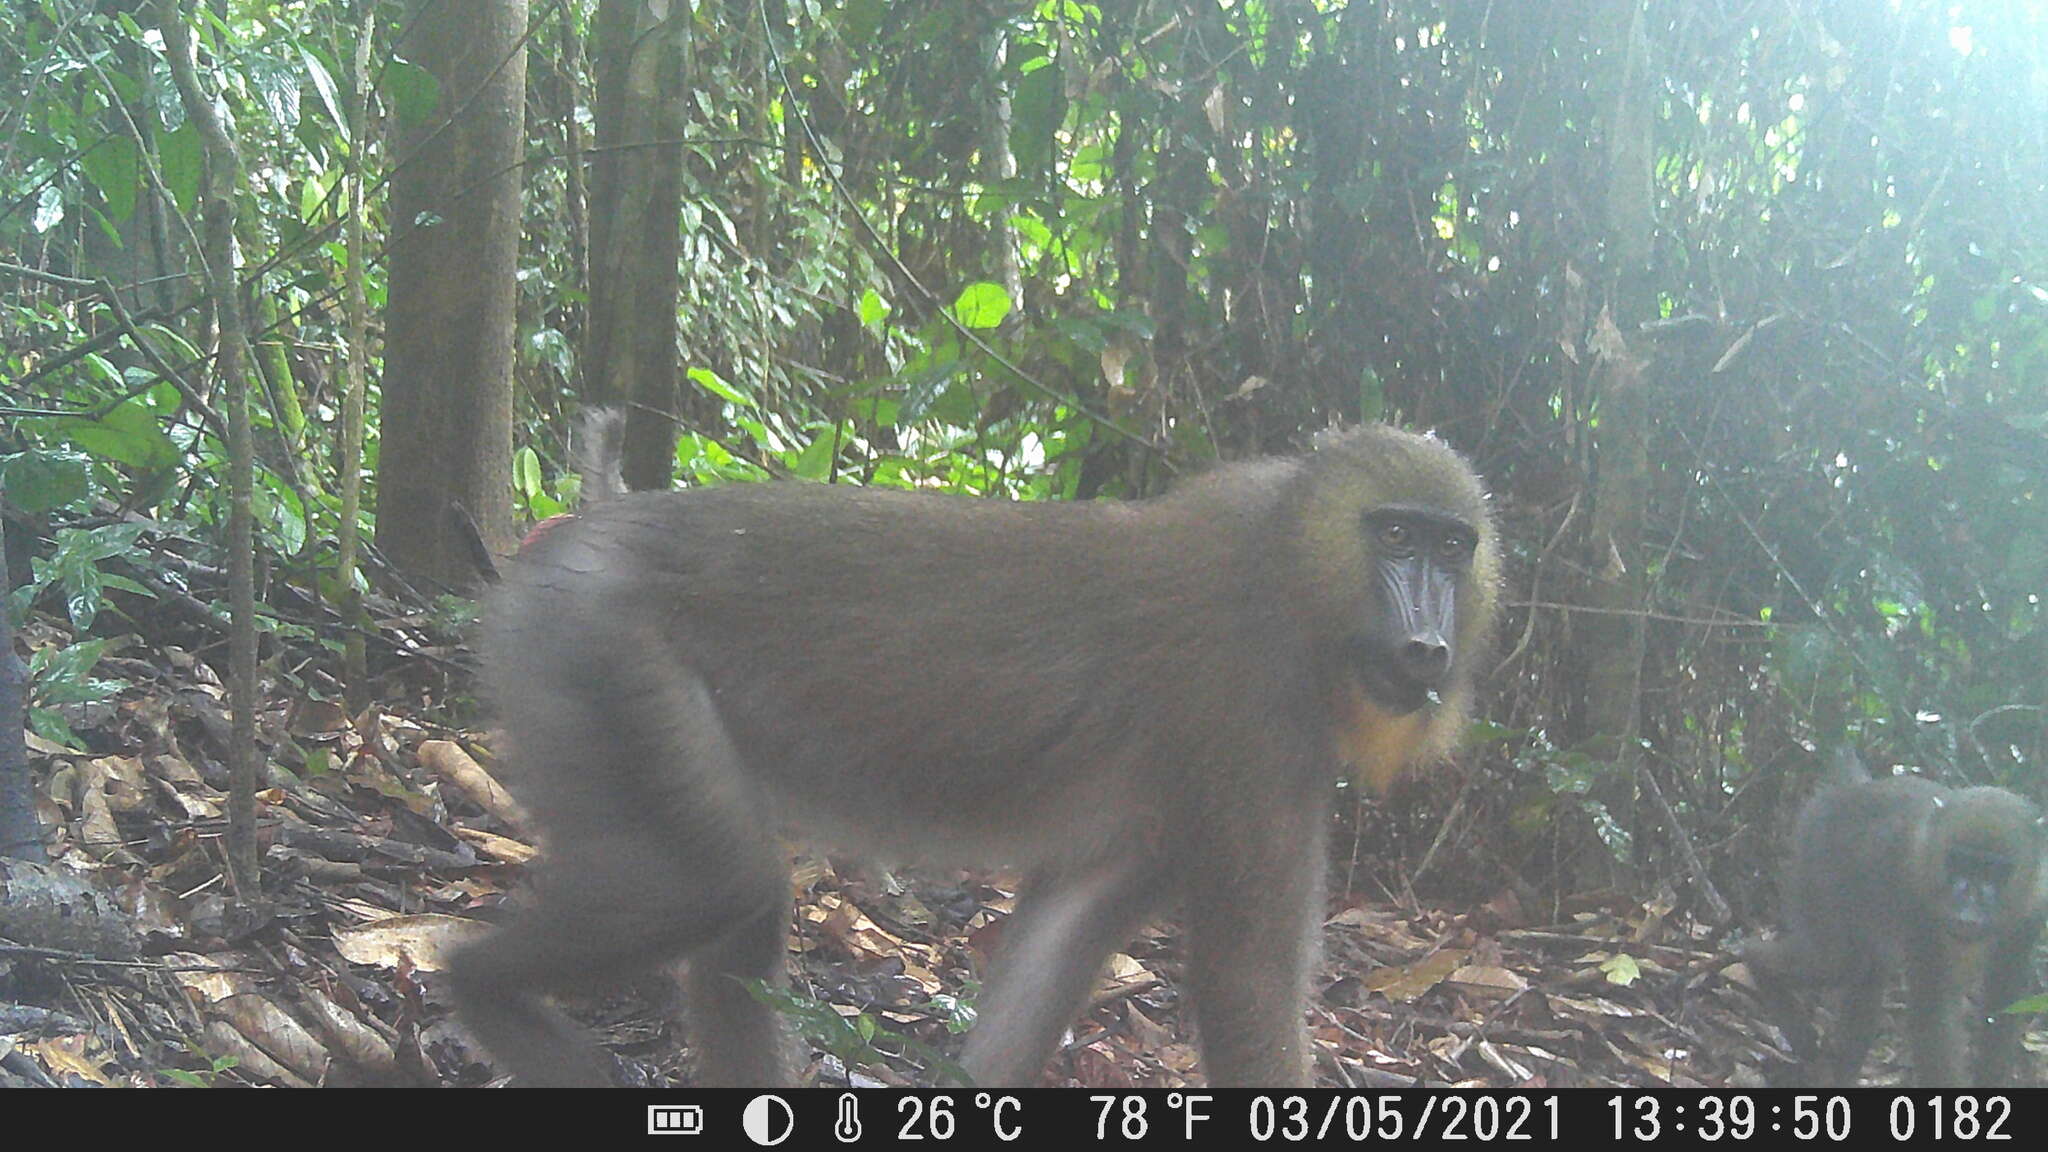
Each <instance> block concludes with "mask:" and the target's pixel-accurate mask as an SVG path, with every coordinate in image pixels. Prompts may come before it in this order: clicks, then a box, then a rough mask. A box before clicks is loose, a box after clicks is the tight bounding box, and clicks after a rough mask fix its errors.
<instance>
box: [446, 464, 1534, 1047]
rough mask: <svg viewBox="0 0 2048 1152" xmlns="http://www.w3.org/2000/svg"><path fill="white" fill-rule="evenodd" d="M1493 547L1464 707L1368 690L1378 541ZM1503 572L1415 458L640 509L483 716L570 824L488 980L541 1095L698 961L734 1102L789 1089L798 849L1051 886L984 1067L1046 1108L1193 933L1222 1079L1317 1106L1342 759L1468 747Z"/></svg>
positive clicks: (1454, 700) (549, 569) (1000, 994)
mask: <svg viewBox="0 0 2048 1152" xmlns="http://www.w3.org/2000/svg"><path fill="white" fill-rule="evenodd" d="M1390 502H1391V503H1398V504H1399V505H1401V506H1402V507H1403V508H1417V509H1422V510H1424V511H1426V512H1428V513H1430V514H1432V515H1436V516H1439V517H1441V518H1443V521H1444V522H1445V523H1455V524H1459V525H1464V526H1466V527H1468V528H1469V529H1470V530H1471V531H1472V532H1473V533H1476V537H1477V548H1476V551H1475V552H1474V554H1473V556H1472V558H1471V561H1470V564H1469V568H1468V569H1467V570H1465V571H1464V573H1463V575H1462V577H1461V578H1460V579H1459V580H1458V582H1457V585H1456V635H1455V652H1454V654H1453V656H1452V663H1451V670H1450V672H1449V675H1448V679H1447V680H1446V681H1445V682H1444V683H1443V684H1442V685H1441V686H1440V690H1439V692H1438V696H1439V697H1440V701H1441V702H1440V703H1433V704H1428V705H1425V706H1424V707H1423V708H1422V710H1420V711H1414V712H1410V713H1408V714H1406V715H1400V716H1397V715H1396V714H1395V713H1394V712H1392V711H1390V710H1388V709H1387V708H1385V707H1383V706H1381V705H1380V704H1378V703H1375V702H1374V701H1373V700H1372V699H1371V697H1370V696H1369V695H1368V694H1367V692H1366V691H1365V690H1364V689H1363V688H1362V687H1361V685H1360V682H1359V681H1358V680H1357V679H1356V674H1355V669H1356V668H1357V667H1358V665H1357V664H1356V663H1347V661H1355V660H1356V658H1357V656H1356V651H1357V650H1356V649H1347V648H1345V647H1344V644H1345V642H1346V641H1347V640H1349V639H1351V638H1353V637H1356V636H1359V635H1363V634H1364V633H1366V632H1369V631H1370V630H1371V626H1373V625H1374V624H1375V623H1376V622H1378V621H1381V620H1383V618H1384V617H1385V615H1386V610H1385V608H1384V606H1383V604H1382V602H1381V599H1380V597H1382V596H1384V595H1390V594H1391V593H1386V592H1383V591H1381V590H1380V584H1379V582H1378V581H1377V580H1376V576H1375V572H1376V569H1375V567H1374V564H1375V560H1374V553H1373V550H1372V549H1373V544H1372V541H1371V540H1370V539H1368V536H1367V533H1366V532H1365V531H1364V529H1363V528H1362V526H1361V525H1362V521H1361V517H1362V516H1363V514H1364V513H1365V512H1366V511H1368V510H1371V509H1374V508H1378V507H1380V506H1382V505H1386V504H1389V503H1390ZM1498 571H1499V559H1498V548H1497V545H1496V543H1495V540H1494V532H1493V528H1492V525H1491V521H1490V518H1489V515H1488V509H1487V501H1486V497H1485V494H1484V492H1483V491H1482V489H1481V487H1480V485H1479V482H1478V480H1477V479H1476V478H1474V477H1473V475H1472V473H1471V471H1470V470H1469V468H1467V466H1466V465H1465V464H1464V462H1463V461H1462V460H1461V459H1459V457H1458V456H1457V455H1456V454H1455V453H1453V452H1452V451H1451V450H1450V449H1448V448H1446V447H1445V446H1443V445H1442V444H1441V443H1439V442H1437V441H1435V440H1432V439H1428V438H1425V437H1421V436H1416V435H1413V434H1410V433H1405V432H1400V431H1397V430H1394V429H1391V428H1366V429H1360V430H1356V431H1354V432H1351V433H1348V434H1343V435H1337V436H1331V437H1327V438H1325V439H1324V440H1323V441H1322V442H1321V443H1320V444H1319V446H1318V448H1317V450H1316V451H1315V452H1313V453H1311V454H1310V455H1308V456H1306V457H1303V458H1298V459H1284V460H1266V461H1257V462H1251V463H1246V464H1239V465H1232V466H1226V467H1220V468H1218V469H1216V470H1215V471H1213V472H1211V473H1210V474H1208V475H1206V476H1204V477H1202V478H1199V479H1197V480H1195V481H1193V482H1192V483H1189V484H1187V485H1186V486H1184V487H1183V488H1181V489H1180V490H1178V491H1177V492H1175V493H1174V494H1172V495H1170V496H1167V497H1165V498H1162V499H1159V500H1155V501H1147V502H1144V503H1136V504H1118V503H1108V502H1104V503H1093V504H1015V503H1005V502H998V501H990V500H976V499H967V498H961V497H952V496H941V495H933V494H921V493H920V494H913V493H903V492H892V491H880V490H872V489H847V488H838V487H828V486H823V485H809V484H798V483H786V484H767V485H734V486H730V487H724V488H716V489H706V490H697V491H691V492H687V493H646V494H637V495H624V496H617V497H614V498H611V499H608V500H605V501H603V502H601V503H599V504H597V505H596V506H595V507H593V508H592V509H591V510H590V511H589V513H588V514H587V515H585V516H583V517H580V518H579V519H578V520H576V521H575V522H573V523H570V524H567V525H564V526H562V527H561V528H559V529H557V530H556V531H554V532H551V533H549V534H548V535H547V536H546V537H545V538H543V539H542V540H540V541H538V542H537V543H536V545H535V547H534V548H533V549H531V550H530V551H529V552H528V553H526V554H523V555H522V556H521V560H520V563H519V564H518V565H517V566H516V570H515V571H514V572H512V573H511V574H510V575H509V577H508V579H507V582H506V584H505V585H504V587H503V588H502V589H501V590H500V592H499V594H498V595H497V597H496V599H495V601H494V602H493V603H492V604H491V605H490V609H489V613H488V617H487V620H488V625H487V631H486V637H485V657H486V669H487V687H488V688H489V690H490V692H491V695H492V697H493V698H494V699H495V700H496V701H497V702H498V705H499V707H500V709H501V711H502V713H503V721H504V727H505V729H506V731H507V734H508V735H509V737H510V738H511V747H512V748H513V749H514V750H515V753H516V763H517V765H518V775H517V776H516V777H515V778H514V779H513V780H511V781H510V783H511V786H512V787H513V789H514V791H515V792H517V793H518V794H519V796H520V797H521V799H522V800H524V801H525V802H526V803H527V804H528V805H529V807H531V808H532V809H533V810H534V811H535V812H537V813H539V814H540V817H541V819H542V820H543V823H544V825H545V831H546V835H547V842H546V844H547V849H548V857H547V862H546V867H545V869H544V870H543V871H542V873H541V875H540V877H539V878H538V884H537V888H538V896H537V900H536V902H535V904H534V905H533V907H532V908H530V909H528V910H526V911H525V912H523V913H522V914H521V915H520V916H519V917H518V918H517V919H514V920H513V921H512V922H511V923H509V924H508V925H506V926H505V927H504V928H502V929H501V930H500V931H499V932H498V933H497V934H496V935H495V936H494V937H493V938H492V939H491V940H489V941H487V942H485V943H484V944H482V945H479V946H476V947H473V948H471V949H469V950H466V951H464V952H463V953H462V954H461V955H460V956H459V957H458V959H457V963H456V965H455V969H454V977H455V991H456V995H457V999H458V1004H459V1006H460V1008H461V1010H462V1013H463V1016H464V1018H465V1019H466V1020H467V1021H468V1022H469V1024H470V1025H471V1026H472V1027H473V1028H474V1029H475V1031H476V1032H477V1033H478V1035H479V1037H480V1038H482V1039H483V1040H484V1042H485V1044H486V1046H487V1047H489V1048H490V1049H491V1050H492V1052H493V1053H494V1054H495V1055H496V1056H497V1057H498V1058H499V1059H501V1060H502V1061H503V1062H504V1063H505V1064H506V1066H507V1067H508V1068H509V1069H510V1070H511V1071H513V1072H514V1073H515V1074H517V1076H518V1077H519V1079H520V1080H521V1081H522V1082H529V1083H532V1082H570V1083H595V1082H601V1081H602V1080H603V1079H604V1076H603V1066H602V1062H601V1061H600V1060H599V1059H598V1058H597V1056H596V1053H595V1052H594V1050H592V1049H590V1048H589V1047H588V1046H587V1045H584V1044H580V1043H577V1042H574V1041H572V1039H571V1032H570V1030H569V1028H568V1026H567V1025H566V1022H565V1021H563V1020H561V1019H560V1018H559V1017H557V1016H556V1015H554V1014H553V1013H552V1012H551V1010H549V1009H547V1008H545V1006H544V1005H543V1004H542V1002H541V1000H540V998H539V994H540V993H541V992H542V991H543V990H560V989H565V988H574V987H580V986H586V985H588V984H589V983H591V982H593V981H598V980H603V979H606V978H610V977H614V976H617V975H623V974H626V973H630V972H635V971H639V970H642V969H646V968H650V967H653V966H656V965H658V964H661V963H663V962H666V961H668V960H671V959H673V958H675V957H677V956H680V955H684V954H688V955H689V956H690V958H691V963H690V968H689V977H688V981H689V993H690V997H689V998H690V1001H691V1006H692V1009H693V1016H694V1021H693V1022H694V1024H695V1028H696V1036H697V1040H698V1045H697V1050H698V1071H699V1078H700V1080H702V1081H703V1082H706V1083H739V1084H767V1083H778V1082H783V1081H785V1080H786V1079H787V1077H788V1075H789V1071H788V1068H787V1066H786V1064H785V1063H784V1061H783V1059H782V1056H781V1054H780V1052H779V1051H778V1040H777V1034H778V1033H777V1028H776V1025H775V1021H774V1019H773V1014H772V1013H771V1012H770V1011H769V1010H768V1009H766V1008H764V1007H762V1006H760V1005H759V1004H757V1003H756V1002H755V1001H754V1000H753V998H752V997H751V996H750V995H749V994H748V993H747V991H746V990H745V988H744V987H743V986H742V981H744V980H751V979H764V980H770V981H773V980H778V979H780V978H781V974H782V969H783V950H784V947H785V944H784V933H785V931H786V928H787V921H788V903H789V892H788V870H787V866H788V857H787V855H786V853H785V851H784V850H783V848H782V847H781V842H780V840H779V839H778V835H779V833H781V832H783V831H785V830H787V831H791V832H795V833H798V834H800V835H802V836H803V837H805V838H806V839H807V840H809V841H811V842H813V843H819V844H821V845H823V846H828V847H837V848H844V849H853V850H859V849H873V850H878V851H882V852H886V853H888V854H890V855H891V856H892V857H893V858H898V859H902V858H905V857H910V858H915V859H918V860H924V861H940V862H961V863H976V864H986V865H994V864H1010V865H1018V866H1022V867H1025V868H1027V869H1030V870H1031V877H1032V882H1031V886H1030V890H1029V891H1028V892H1027V894H1026V899H1025V901H1024V902H1023V906H1022V908H1021V909H1020V911H1019V912H1018V914H1017V915H1016V917H1015V918H1014V920H1013V922H1012V924H1011V925H1010V926H1009V928H1008V931H1007V932H1006V935H1007V936H1008V937H1009V938H1010V941H1011V943H1010V944H1009V946H1008V949H1007V952H1006V955H1005V957H1004V958H1002V959H1001V960H1000V961H999V963H998V966H997V970H996V972H995V975H994V977H993V980H992V981H991V984H990V989H989V992H988V994H987V995H986V996H985V997H984V998H983V1004H982V1010H981V1015H980V1021H979V1023H978V1024H977V1025H976V1027H975V1030H974V1032H973V1033H972V1034H971V1036H970V1038H969V1042H968V1047H967V1053H966V1056H965V1058H964V1063H965V1065H966V1067H967V1068H968V1069H969V1070H970V1071H971V1072H972V1073H973V1074H974V1075H975V1076H976V1078H977V1080H979V1081H980V1082H982V1083H984V1084H1020V1083H1030V1082H1032V1081H1033V1080H1035V1079H1036V1077H1037V1076H1038V1074H1039V1072H1040V1070H1041V1068H1042V1066H1043V1064H1044V1061H1045V1060H1046V1058H1047V1057H1048V1056H1049V1055H1050V1053H1051V1051H1052V1048H1053V1047H1054V1045H1055V1044H1056V1043H1057V1041H1058V1038H1059V1035H1060V1032H1061V1030H1062V1029H1064V1028H1065V1027H1066V1025H1067V1023H1068V1022H1069V1020H1070V1019H1071V1017H1072V1015H1073V1014H1074V1013H1075V1012H1076V1011H1078V1010H1079V1008H1080V1006H1081V1004H1082V1003H1083V1001H1084V1000H1085V997H1086V995H1087V992H1088V989H1089V986H1090V983H1091V982H1092V980H1093V979H1094V977H1095V975H1096V973H1097V971H1098V969H1099V967H1100V965H1101V963H1102V961H1103V959H1104V957H1105V956H1106V955H1107V954H1108V953H1109V952H1110V951H1111V950H1112V949H1114V948H1115V947H1116V946H1117V945H1118V944H1119V943H1121V942H1122V940H1123V939H1124V938H1125V936H1126V934H1127V933H1128V932H1129V931H1130V930H1131V928H1132V926H1133V924H1134V922H1135V921H1137V920H1139V919H1141V918H1142V917H1143V916H1144V915H1145V914H1146V913H1148V912H1149V911H1151V910H1152V909H1154V908H1156V907H1158V906H1160V905H1162V904H1165V903H1170V902H1176V901H1178V902H1182V903H1184V904H1185V906H1186V907H1187V909H1188V914H1189V921H1188V925H1189V928H1190V931H1191V945H1190V951H1191V955H1190V965H1189V980H1190V983H1191V985H1192V987H1193V991H1194V993H1195V999H1196V1005H1197V1011H1198V1013H1199V1015H1200V1023H1201V1028H1202V1035H1203V1050H1204V1059H1205V1063H1206V1065H1207V1068H1208V1072H1209V1075H1210V1078H1211V1080H1212V1081H1213V1082H1215V1083H1219V1084H1224V1083H1229V1084H1273V1085H1299V1084H1306V1083H1307V1082H1308V1081H1309V1056H1310V1054H1309V1049H1308V1040H1307V1033H1306V1030H1305V1028H1304V1026H1303V1004H1304V1001H1305V999H1306V996H1307V991H1308V979H1309V973H1310V966H1311V963H1312V960H1313V955H1314V938H1315V934H1316V929H1317V925H1318V922H1319V916H1318V913H1319V911H1320V906H1321V899H1320V893H1321V880H1322V873H1323V868H1324V858H1323V837H1324V824H1325V813H1326V806H1327V802H1328V799H1329V786H1330V784H1331V782H1332V780H1333V777H1334V775H1335V772H1336V769H1337V765H1338V762H1339V760H1340V759H1342V760H1343V761H1346V762H1348V763H1350V764H1351V765H1352V766H1353V769H1354V771H1356V772H1357V773H1358V774H1359V776H1360V777H1361V779H1364V780H1366V781H1369V782H1371V783H1372V784H1374V785H1375V786H1384V785H1385V784H1386V783H1387V782H1389V781H1390V780H1391V779H1392V778H1393V777H1394V776H1395V775H1396V774H1398V773H1399V772H1400V771H1402V770H1404V769H1405V768H1408V767H1410V766H1412V765H1413V764H1415V763H1417V762H1419V761H1421V760H1423V759H1427V758H1430V757H1434V756H1438V755H1441V754H1442V753H1444V752H1445V751H1447V750H1448V749H1449V748H1450V746H1451V744H1452V743H1453V741H1454V740H1455V739H1456V737H1457V734H1458V732H1459V731H1460V730H1461V729H1462V727H1463V726H1464V724H1465V722H1466V712H1467V709H1468V708H1469V706H1470V702H1471V699H1472V677H1473V672H1474V670H1475V669H1476V668H1477V666H1478V665H1479V663H1480V661H1481V659H1482V656H1481V653H1482V651H1483V649H1484V647H1485V638H1486V636H1487V632H1488V629H1489V626H1490V624H1491V621H1492V617H1493V614H1494V598H1495V588H1494V585H1495V583H1496V581H1497V579H1498Z"/></svg>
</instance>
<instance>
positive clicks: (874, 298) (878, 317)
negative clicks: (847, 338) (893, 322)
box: [860, 288, 889, 328]
mask: <svg viewBox="0 0 2048 1152" xmlns="http://www.w3.org/2000/svg"><path fill="white" fill-rule="evenodd" d="M888 315H889V302H888V301H886V300H884V299H882V294H881V293H880V292H877V291H875V290H874V289H873V288H869V289H867V290H866V291H864V292H862V293H861V294H860V322H861V325H862V326H863V327H866V328H879V327H880V326H881V323H882V321H883V320H884V319H886V318H887V317H888Z"/></svg>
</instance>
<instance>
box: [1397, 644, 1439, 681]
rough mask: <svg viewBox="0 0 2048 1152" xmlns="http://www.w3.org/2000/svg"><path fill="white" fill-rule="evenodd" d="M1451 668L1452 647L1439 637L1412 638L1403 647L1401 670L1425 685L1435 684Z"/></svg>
mask: <svg viewBox="0 0 2048 1152" xmlns="http://www.w3.org/2000/svg"><path fill="white" fill-rule="evenodd" d="M1450 668H1451V646H1450V645H1449V644H1446V643H1444V641H1443V639H1442V638H1441V637H1438V636H1434V635H1431V636H1415V637H1411V638H1410V639H1409V641H1408V642H1407V643H1406V644H1403V645H1402V646H1401V669H1402V671H1404V672H1406V673H1407V674H1408V675H1409V676H1411V677H1413V678H1414V679H1416V680H1419V681H1421V682H1422V683H1424V684H1432V685H1433V684H1435V683H1436V682H1437V681H1439V680H1441V679H1443V676H1444V673H1446V672H1448V671H1450Z"/></svg>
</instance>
